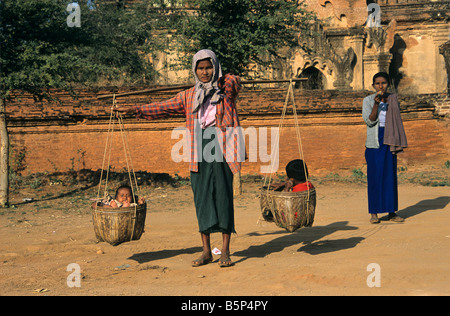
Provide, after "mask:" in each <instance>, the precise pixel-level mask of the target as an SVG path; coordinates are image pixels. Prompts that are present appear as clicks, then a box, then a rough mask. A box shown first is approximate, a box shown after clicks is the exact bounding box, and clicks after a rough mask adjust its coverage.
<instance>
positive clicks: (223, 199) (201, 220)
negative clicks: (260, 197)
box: [191, 127, 235, 234]
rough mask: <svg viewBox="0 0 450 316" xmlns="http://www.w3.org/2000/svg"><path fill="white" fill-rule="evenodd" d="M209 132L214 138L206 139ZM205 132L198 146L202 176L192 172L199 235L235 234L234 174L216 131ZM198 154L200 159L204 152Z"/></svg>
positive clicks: (199, 167)
mask: <svg viewBox="0 0 450 316" xmlns="http://www.w3.org/2000/svg"><path fill="white" fill-rule="evenodd" d="M207 130H208V133H211V134H212V135H211V138H207V139H203V135H205V131H207ZM201 131H202V137H201V139H202V141H201V144H198V150H201V160H200V161H199V163H198V172H191V186H192V191H193V192H194V203H195V210H196V213H197V220H198V227H199V231H200V232H201V233H205V234H209V233H217V232H222V233H227V234H231V233H235V230H234V205H233V173H232V172H231V170H230V167H229V166H228V164H227V162H226V161H225V158H224V156H223V154H222V153H221V152H220V147H219V144H218V143H217V140H216V133H215V128H214V127H212V128H208V129H206V130H201ZM199 143H200V141H199ZM200 145H201V147H200ZM216 152H217V155H216ZM197 153H198V155H197V156H198V157H200V152H199V151H197ZM212 157H215V158H212ZM211 160H212V161H211Z"/></svg>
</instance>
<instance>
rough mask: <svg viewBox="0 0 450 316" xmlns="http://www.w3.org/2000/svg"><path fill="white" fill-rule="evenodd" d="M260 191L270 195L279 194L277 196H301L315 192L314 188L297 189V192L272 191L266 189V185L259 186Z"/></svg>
mask: <svg viewBox="0 0 450 316" xmlns="http://www.w3.org/2000/svg"><path fill="white" fill-rule="evenodd" d="M261 193H263V194H268V195H271V196H279V197H295V196H303V195H308V194H309V195H311V194H316V188H312V189H309V190H305V191H299V192H285V191H274V190H267V187H262V188H261Z"/></svg>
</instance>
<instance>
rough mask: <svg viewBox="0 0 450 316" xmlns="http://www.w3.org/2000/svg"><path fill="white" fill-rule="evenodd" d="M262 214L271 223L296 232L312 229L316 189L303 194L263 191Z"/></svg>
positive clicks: (265, 189)
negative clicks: (302, 228)
mask: <svg viewBox="0 0 450 316" xmlns="http://www.w3.org/2000/svg"><path fill="white" fill-rule="evenodd" d="M260 205H261V213H262V216H263V218H264V219H265V220H266V221H269V222H275V224H276V225H277V226H278V227H281V228H284V229H286V230H287V231H289V232H291V233H292V232H294V231H296V230H297V229H299V228H300V227H311V226H312V224H313V222H314V215H315V212H316V189H315V188H313V189H310V190H309V191H301V192H282V191H273V190H267V187H263V188H262V189H261V200H260Z"/></svg>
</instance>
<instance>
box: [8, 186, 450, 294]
mask: <svg viewBox="0 0 450 316" xmlns="http://www.w3.org/2000/svg"><path fill="white" fill-rule="evenodd" d="M259 187H260V184H258V183H244V184H243V194H242V195H240V196H237V197H236V199H235V217H236V230H237V235H234V236H232V242H231V252H232V253H231V258H232V260H233V261H234V263H235V265H234V266H232V267H229V268H220V267H219V266H218V264H217V260H218V258H219V256H215V260H214V262H213V263H210V264H208V265H205V266H202V267H197V268H194V267H191V261H192V260H193V259H196V258H197V257H198V256H199V254H200V251H201V247H200V246H201V241H200V236H199V233H198V229H197V222H196V218H195V211H194V206H193V198H192V190H191V188H190V186H188V185H182V186H179V187H176V188H174V187H171V186H164V187H158V188H142V192H143V195H144V196H145V198H146V199H147V201H148V213H147V219H146V228H145V233H144V234H143V235H142V237H141V239H140V240H137V241H132V242H127V243H123V244H120V245H118V246H111V245H109V244H107V243H105V242H101V243H97V242H96V239H95V235H94V231H93V223H92V218H91V213H90V209H89V203H90V202H91V201H89V199H90V198H93V197H95V196H96V188H93V187H91V188H89V187H82V186H78V187H66V186H63V185H58V183H55V184H54V185H52V186H50V185H47V186H44V187H41V188H40V190H32V189H31V188H28V189H23V190H20V191H19V192H15V193H14V192H13V193H12V194H11V196H12V199H11V202H12V204H14V205H15V208H10V209H6V210H2V212H1V214H0V240H1V243H0V275H1V285H0V295H2V296H5V295H11V296H18V295H24V296H72V295H81V296H91V295H107V296H115V295H138V296H140V295H151V296H199V295H206V296H213V295H219V296H222V295H232V296H272V295H274V296H277V295H282V296H285V295H286V296H292V295H295V296H308V295H332V296H334V295H350V296H352V295H364V296H365V295H389V296H390V295H408V296H421V295H450V225H449V223H450V189H449V187H448V186H447V187H431V186H420V185H415V184H401V185H399V208H400V211H399V215H400V216H402V217H404V218H405V219H406V220H405V222H404V223H393V222H389V221H385V220H384V221H382V222H381V223H380V224H370V223H369V215H368V214H367V195H366V187H365V185H364V184H352V183H330V182H328V183H325V184H320V183H319V184H316V189H317V209H316V216H315V221H314V225H313V227H310V228H301V229H299V230H297V231H295V232H294V233H289V232H287V231H285V230H283V229H281V228H278V227H277V226H276V225H275V224H273V223H268V222H264V221H260V220H259V219H260V208H259ZM26 198H29V199H33V200H32V201H24V199H26ZM211 240H212V245H213V247H217V248H219V249H220V246H221V236H220V235H219V234H214V235H212V237H211ZM73 263H75V264H77V265H78V266H79V267H80V269H81V280H80V283H79V285H80V286H79V287H77V286H75V287H69V286H68V282H67V280H68V277H69V281H70V280H72V281H73V280H75V279H73V278H71V275H72V274H71V273H73V272H76V270H73V269H72V268H71V267H73V266H69V265H70V264H73ZM370 264H375V265H370ZM68 266H69V269H68ZM373 267H375V268H373ZM377 281H379V284H377V283H376V282H377ZM374 282H375V283H374ZM374 284H375V285H379V286H371V285H374Z"/></svg>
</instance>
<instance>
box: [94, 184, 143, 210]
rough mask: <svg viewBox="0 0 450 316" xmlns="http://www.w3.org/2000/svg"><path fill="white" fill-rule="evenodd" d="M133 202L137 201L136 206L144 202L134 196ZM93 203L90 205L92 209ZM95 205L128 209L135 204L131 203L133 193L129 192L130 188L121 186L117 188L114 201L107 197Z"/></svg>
mask: <svg viewBox="0 0 450 316" xmlns="http://www.w3.org/2000/svg"><path fill="white" fill-rule="evenodd" d="M135 201H137V203H138V204H144V203H145V200H144V198H142V197H141V198H139V199H138V197H137V196H135ZM95 203H97V202H94V203H93V204H92V207H95ZM97 205H98V206H103V207H114V208H116V207H129V206H134V205H136V204H135V203H134V202H133V191H132V190H131V187H130V186H128V185H121V186H120V187H118V188H117V190H116V195H115V197H114V199H112V198H111V197H110V196H108V197H107V198H106V199H103V200H102V201H101V202H98V204H97Z"/></svg>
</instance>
